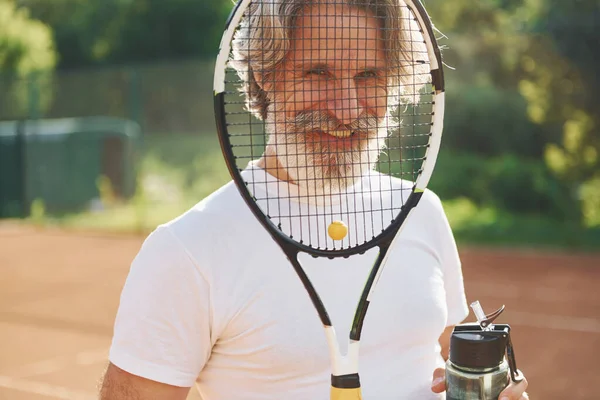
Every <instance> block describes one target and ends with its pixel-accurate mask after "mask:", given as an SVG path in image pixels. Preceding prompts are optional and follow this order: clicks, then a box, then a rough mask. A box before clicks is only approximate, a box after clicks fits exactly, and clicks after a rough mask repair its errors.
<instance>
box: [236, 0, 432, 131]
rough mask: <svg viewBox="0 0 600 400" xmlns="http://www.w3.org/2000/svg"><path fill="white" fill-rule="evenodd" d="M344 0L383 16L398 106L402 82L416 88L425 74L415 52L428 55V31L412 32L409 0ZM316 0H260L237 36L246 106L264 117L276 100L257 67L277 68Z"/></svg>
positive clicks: (393, 95) (391, 81) (415, 29)
mask: <svg viewBox="0 0 600 400" xmlns="http://www.w3.org/2000/svg"><path fill="white" fill-rule="evenodd" d="M336 1H337V2H340V3H341V2H342V1H341V0H336ZM344 1H345V3H346V4H348V5H351V6H355V7H358V8H361V9H363V10H367V11H370V12H371V13H372V14H373V15H375V16H376V17H378V20H379V21H382V23H381V28H382V31H383V39H384V44H385V54H386V58H387V61H388V70H390V71H391V73H390V78H389V82H388V89H389V90H388V92H389V93H388V97H389V100H388V106H390V107H393V106H396V105H397V104H398V103H399V101H400V96H401V94H402V91H403V90H402V87H404V85H409V84H410V85H411V87H410V90H409V91H410V92H411V93H414V92H416V91H417V89H416V86H415V83H416V80H419V79H422V78H419V75H421V73H420V72H417V71H415V69H416V67H415V65H416V64H417V63H416V62H415V61H414V60H413V59H414V57H415V55H418V57H427V56H426V54H425V53H426V48H425V45H424V43H423V39H422V37H420V38H414V37H412V36H414V35H415V33H416V34H418V27H416V26H408V25H409V24H415V22H414V21H412V22H410V21H409V20H410V18H409V16H406V15H401V14H402V13H401V11H400V8H401V7H403V8H404V9H406V5H405V3H404V1H403V0H344ZM315 3H318V0H317V1H315V0H256V1H253V2H252V3H251V4H250V5H249V7H248V9H247V10H246V11H245V14H244V17H243V18H242V20H241V22H240V27H239V29H238V30H237V32H236V34H235V36H234V39H233V41H232V59H231V60H230V64H231V65H232V66H233V67H234V68H235V69H236V71H237V73H238V75H239V77H240V78H241V80H242V81H243V85H242V88H241V90H242V92H243V93H244V95H245V98H246V107H247V108H248V110H249V111H250V112H252V113H253V114H254V115H255V116H256V117H257V118H259V119H263V120H264V119H266V117H267V110H268V107H269V103H270V100H269V98H268V95H267V93H266V92H265V91H264V90H263V89H262V87H261V85H259V83H258V82H257V79H256V76H255V73H254V71H260V72H261V73H262V74H263V76H268V75H269V73H271V72H273V71H274V69H275V67H276V66H277V64H278V63H279V62H281V61H282V60H283V59H284V58H285V56H286V54H287V51H288V50H289V48H290V37H291V36H292V29H293V27H294V26H295V23H296V18H297V17H298V16H299V15H300V14H301V11H302V9H303V8H304V7H305V6H307V5H310V4H315ZM406 35H410V36H411V37H406ZM418 36H420V34H418ZM416 43H418V44H416ZM416 47H419V48H418V49H417V48H416ZM390 66H391V67H390ZM420 83H423V82H420Z"/></svg>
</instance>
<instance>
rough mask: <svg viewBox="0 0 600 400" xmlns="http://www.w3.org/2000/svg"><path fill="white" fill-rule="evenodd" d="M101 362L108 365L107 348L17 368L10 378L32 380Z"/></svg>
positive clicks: (12, 371)
mask: <svg viewBox="0 0 600 400" xmlns="http://www.w3.org/2000/svg"><path fill="white" fill-rule="evenodd" d="M100 362H104V363H108V349H107V348H106V347H103V348H101V349H94V350H86V351H81V352H79V353H77V354H75V355H71V356H59V357H54V358H50V359H47V360H41V361H36V362H34V363H31V364H27V365H23V366H21V367H16V368H13V369H12V370H11V371H10V376H11V377H12V378H13V379H20V378H31V377H32V376H36V375H45V374H51V373H53V372H58V371H62V370H65V369H67V368H69V367H70V366H74V365H78V366H85V365H92V364H97V363H100ZM5 373H7V372H5Z"/></svg>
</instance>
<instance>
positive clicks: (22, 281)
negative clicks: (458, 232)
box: [0, 225, 600, 400]
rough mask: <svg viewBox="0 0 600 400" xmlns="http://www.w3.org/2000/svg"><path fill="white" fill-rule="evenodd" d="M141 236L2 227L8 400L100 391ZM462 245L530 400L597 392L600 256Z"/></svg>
mask: <svg viewBox="0 0 600 400" xmlns="http://www.w3.org/2000/svg"><path fill="white" fill-rule="evenodd" d="M142 241H143V237H138V236H117V235H104V234H84V233H68V232H64V231H59V230H50V229H46V230H36V229H34V228H24V227H17V226H14V225H0V399H10V400H23V399H28V400H45V399H81V400H86V399H95V398H96V393H97V389H96V386H97V383H98V380H99V378H100V376H101V374H102V371H103V369H104V368H105V365H106V358H107V352H108V346H109V344H110V339H111V333H112V324H113V319H114V316H115V312H116V310H117V306H118V301H119V294H120V291H121V288H122V285H123V283H124V280H125V277H126V275H127V272H128V269H129V263H130V261H131V259H132V258H133V256H134V255H135V254H136V252H137V251H138V249H139V247H140V245H141V243H142ZM461 252H462V257H463V263H464V275H465V282H466V286H467V295H468V300H469V301H473V300H480V301H481V302H482V304H483V306H484V308H485V309H486V311H492V309H495V308H497V307H499V306H501V305H502V304H506V307H507V310H506V311H505V314H504V318H500V320H499V321H498V322H508V323H510V324H511V326H512V328H513V344H514V346H515V352H516V357H517V363H518V366H519V367H520V368H521V369H522V370H523V371H525V372H526V374H527V377H528V379H529V382H530V394H531V398H532V399H544V400H550V399H562V400H564V399H597V398H598V389H597V387H596V386H597V384H596V380H597V379H598V376H600V364H599V363H598V360H597V358H598V356H599V355H600V285H599V283H600V253H599V254H597V255H574V254H560V253H546V254H544V253H541V252H524V251H501V250H481V249H467V248H461ZM471 319H472V318H471ZM189 398H190V399H199V396H198V395H197V394H196V393H195V392H194V393H192V394H190V397H189Z"/></svg>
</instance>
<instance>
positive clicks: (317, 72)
mask: <svg viewBox="0 0 600 400" xmlns="http://www.w3.org/2000/svg"><path fill="white" fill-rule="evenodd" d="M306 75H307V76H309V75H316V76H327V71H326V70H325V69H323V68H312V69H309V70H308V71H306Z"/></svg>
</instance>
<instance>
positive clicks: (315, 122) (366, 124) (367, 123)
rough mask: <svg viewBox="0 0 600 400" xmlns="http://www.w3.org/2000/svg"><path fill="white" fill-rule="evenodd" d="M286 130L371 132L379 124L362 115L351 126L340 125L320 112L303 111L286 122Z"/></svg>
mask: <svg viewBox="0 0 600 400" xmlns="http://www.w3.org/2000/svg"><path fill="white" fill-rule="evenodd" d="M285 124H286V127H287V128H288V130H289V129H290V128H291V130H292V131H294V132H297V133H300V132H310V131H314V130H322V131H333V130H343V129H346V130H350V131H371V130H375V129H378V128H379V127H380V123H379V120H378V118H377V117H374V116H372V115H370V114H363V115H361V116H359V117H358V118H357V119H356V120H354V121H352V123H351V124H349V125H346V124H341V123H340V122H339V121H338V120H337V119H335V118H334V117H332V116H331V115H329V114H328V113H325V112H322V111H303V112H301V113H299V114H298V115H296V117H294V118H291V119H288V120H286V122H285Z"/></svg>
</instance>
